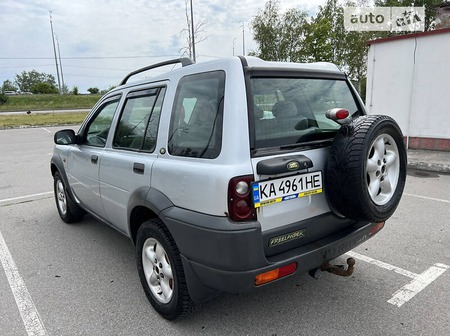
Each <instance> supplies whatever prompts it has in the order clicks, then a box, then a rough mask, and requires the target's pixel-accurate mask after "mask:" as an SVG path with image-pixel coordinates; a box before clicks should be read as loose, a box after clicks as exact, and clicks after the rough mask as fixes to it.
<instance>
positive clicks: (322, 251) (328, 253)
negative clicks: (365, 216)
mask: <svg viewBox="0 0 450 336" xmlns="http://www.w3.org/2000/svg"><path fill="white" fill-rule="evenodd" d="M162 219H163V221H164V222H165V223H166V225H167V226H168V228H169V230H170V231H171V233H172V235H173V237H174V239H175V241H176V243H177V245H178V248H179V250H180V253H181V257H182V261H183V265H184V271H185V275H186V279H187V282H188V287H189V292H190V294H191V297H192V299H193V300H194V301H198V302H200V301H205V300H207V299H209V298H211V297H214V296H215V295H217V294H220V293H221V292H227V293H234V294H237V293H243V292H247V291H250V290H252V289H254V288H256V286H255V284H254V282H255V277H256V275H258V274H261V273H264V272H267V271H270V270H273V269H276V268H279V267H282V266H285V265H287V264H290V263H293V262H296V263H297V271H296V272H295V273H294V274H298V273H305V272H308V271H309V270H311V269H315V268H318V267H320V266H321V265H322V264H323V263H325V262H327V261H329V260H331V259H334V258H336V257H338V256H340V255H342V254H344V253H345V252H347V251H349V250H351V249H352V248H354V247H356V246H358V245H359V244H361V243H363V242H364V241H366V240H367V239H369V238H371V237H372V236H373V234H371V229H372V228H373V227H375V226H376V225H377V224H375V223H368V222H358V223H354V224H353V225H351V226H349V227H347V228H345V229H344V230H341V231H339V232H337V233H335V234H331V235H328V236H326V237H325V238H323V239H320V240H316V241H314V242H311V243H308V244H305V245H302V246H300V247H297V248H293V249H290V250H288V251H285V252H283V253H279V254H276V255H274V256H271V257H266V256H265V254H264V246H263V240H262V239H261V229H260V227H259V224H258V223H257V222H252V223H249V224H235V223H232V222H230V221H229V220H228V219H227V218H224V217H213V216H206V215H202V214H198V213H192V212H188V211H186V210H181V209H177V208H170V209H168V210H165V211H163V213H162ZM192 223H196V224H192Z"/></svg>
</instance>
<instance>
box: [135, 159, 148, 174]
mask: <svg viewBox="0 0 450 336" xmlns="http://www.w3.org/2000/svg"><path fill="white" fill-rule="evenodd" d="M144 170H145V164H143V163H139V162H135V163H133V173H135V174H140V175H144Z"/></svg>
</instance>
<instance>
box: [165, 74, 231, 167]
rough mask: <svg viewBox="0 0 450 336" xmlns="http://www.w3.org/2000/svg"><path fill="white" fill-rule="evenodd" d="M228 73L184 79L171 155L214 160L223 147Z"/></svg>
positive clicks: (174, 116)
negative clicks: (224, 104)
mask: <svg viewBox="0 0 450 336" xmlns="http://www.w3.org/2000/svg"><path fill="white" fill-rule="evenodd" d="M224 92H225V73H224V72H223V71H214V72H208V73H203V74H196V75H190V76H186V77H183V78H182V79H181V80H180V82H179V84H178V88H177V93H176V96H175V104H174V108H173V110H172V116H171V120H170V129H169V144H168V149H169V153H170V154H171V155H175V156H188V157H196V158H204V159H214V158H216V157H218V156H219V154H220V150H221V147H222V120H223V99H224Z"/></svg>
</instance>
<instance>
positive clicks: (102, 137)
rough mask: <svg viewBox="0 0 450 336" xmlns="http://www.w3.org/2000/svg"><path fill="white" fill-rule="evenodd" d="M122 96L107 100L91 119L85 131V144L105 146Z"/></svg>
mask: <svg viewBox="0 0 450 336" xmlns="http://www.w3.org/2000/svg"><path fill="white" fill-rule="evenodd" d="M119 100H120V97H115V98H113V99H111V100H109V101H107V102H105V103H104V104H103V105H102V106H101V107H100V108H99V109H98V112H97V115H96V116H95V117H94V118H93V119H91V120H90V122H89V124H88V126H87V127H86V131H85V141H84V144H85V145H88V146H95V147H105V144H106V139H107V138H108V133H109V129H110V128H111V122H112V120H113V117H114V113H115V112H116V108H117V105H118V104H119Z"/></svg>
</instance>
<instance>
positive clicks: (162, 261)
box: [136, 219, 195, 320]
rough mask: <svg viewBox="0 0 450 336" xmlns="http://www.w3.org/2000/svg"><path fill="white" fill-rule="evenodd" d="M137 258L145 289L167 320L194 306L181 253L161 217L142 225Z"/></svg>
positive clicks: (157, 309) (155, 306)
mask: <svg viewBox="0 0 450 336" xmlns="http://www.w3.org/2000/svg"><path fill="white" fill-rule="evenodd" d="M136 260H137V268H138V273H139V278H140V280H141V284H142V287H143V288H144V292H145V294H146V296H147V298H148V300H149V301H150V303H151V304H152V306H153V308H154V309H155V310H156V311H157V312H158V313H159V314H161V315H162V316H163V317H164V318H165V319H168V320H174V319H176V318H177V317H179V316H182V315H186V314H187V313H189V312H191V311H193V310H194V309H195V304H194V302H193V301H192V299H191V298H190V296H189V291H188V288H187V284H186V279H185V275H184V270H183V264H182V262H181V258H180V252H179V251H178V247H177V246H176V244H175V242H174V241H173V238H172V236H171V235H170V233H169V232H168V230H167V229H166V227H165V226H164V224H163V223H162V221H161V220H160V219H151V220H149V221H147V222H145V223H144V224H142V226H141V227H140V228H139V231H138V234H137V240H136Z"/></svg>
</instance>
